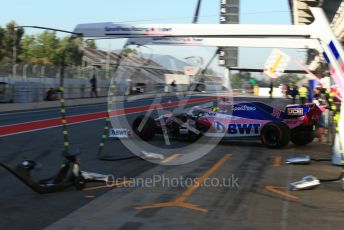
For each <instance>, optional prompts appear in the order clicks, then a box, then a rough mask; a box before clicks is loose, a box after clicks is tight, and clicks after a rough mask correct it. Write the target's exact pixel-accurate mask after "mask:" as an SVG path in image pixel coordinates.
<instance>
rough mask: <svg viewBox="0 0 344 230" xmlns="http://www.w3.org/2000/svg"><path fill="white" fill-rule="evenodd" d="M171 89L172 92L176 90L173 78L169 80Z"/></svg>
mask: <svg viewBox="0 0 344 230" xmlns="http://www.w3.org/2000/svg"><path fill="white" fill-rule="evenodd" d="M171 90H172V92H175V91H177V85H176V81H175V80H173V81H172V82H171Z"/></svg>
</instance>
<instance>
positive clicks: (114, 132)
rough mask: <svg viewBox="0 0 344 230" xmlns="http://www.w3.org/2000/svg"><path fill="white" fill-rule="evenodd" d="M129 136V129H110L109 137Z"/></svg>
mask: <svg viewBox="0 0 344 230" xmlns="http://www.w3.org/2000/svg"><path fill="white" fill-rule="evenodd" d="M129 136H130V130H129V129H110V131H109V137H113V138H128V137H129Z"/></svg>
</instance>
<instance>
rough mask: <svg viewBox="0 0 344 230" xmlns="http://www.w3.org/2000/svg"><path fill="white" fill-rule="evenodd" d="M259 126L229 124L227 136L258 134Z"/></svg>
mask: <svg viewBox="0 0 344 230" xmlns="http://www.w3.org/2000/svg"><path fill="white" fill-rule="evenodd" d="M259 127H260V124H229V125H228V133H229V134H252V133H254V134H258V133H259Z"/></svg>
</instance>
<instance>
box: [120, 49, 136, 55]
mask: <svg viewBox="0 0 344 230" xmlns="http://www.w3.org/2000/svg"><path fill="white" fill-rule="evenodd" d="M122 53H123V55H128V54H137V50H136V49H130V48H124V49H123V50H122Z"/></svg>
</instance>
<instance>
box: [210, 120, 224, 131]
mask: <svg viewBox="0 0 344 230" xmlns="http://www.w3.org/2000/svg"><path fill="white" fill-rule="evenodd" d="M213 127H214V128H215V130H216V132H218V133H224V132H226V126H225V125H224V124H223V123H221V122H219V121H214V123H213Z"/></svg>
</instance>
